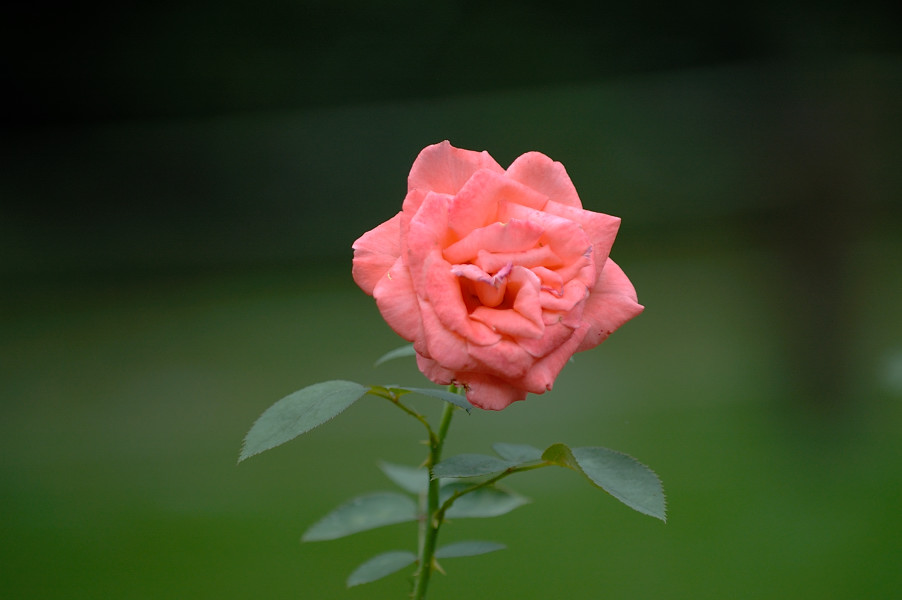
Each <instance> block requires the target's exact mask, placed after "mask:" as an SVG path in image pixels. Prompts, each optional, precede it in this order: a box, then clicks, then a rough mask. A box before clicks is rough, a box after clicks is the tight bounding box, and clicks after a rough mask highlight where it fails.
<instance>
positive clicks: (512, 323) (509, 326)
mask: <svg viewBox="0 0 902 600" xmlns="http://www.w3.org/2000/svg"><path fill="white" fill-rule="evenodd" d="M470 318H472V319H475V320H477V321H479V322H481V323H485V324H486V325H488V326H489V327H490V328H491V330H492V331H495V332H497V333H501V334H504V335H507V336H510V337H513V338H518V340H519V338H541V337H542V333H543V332H544V331H545V324H544V323H540V324H539V325H536V323H535V322H534V321H530V320H529V319H527V318H526V317H524V316H523V315H521V314H520V313H518V312H517V311H516V310H512V309H510V308H501V309H497V308H489V307H487V306H480V307H477V308H476V310H474V311H473V312H472V313H471V314H470Z"/></svg>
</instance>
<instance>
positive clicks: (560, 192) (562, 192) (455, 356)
mask: <svg viewBox="0 0 902 600" xmlns="http://www.w3.org/2000/svg"><path fill="white" fill-rule="evenodd" d="M407 181H408V187H407V189H408V192H407V197H406V198H404V204H403V206H402V209H401V212H399V213H398V214H397V215H395V216H394V217H392V218H391V219H390V220H388V221H386V222H385V223H382V224H381V225H379V226H378V227H376V228H375V229H373V230H372V231H368V232H367V233H365V234H364V235H363V236H361V237H360V239H358V240H357V241H356V242H354V246H353V247H354V266H353V275H354V281H356V282H357V285H359V286H360V287H361V288H362V289H363V290H364V291H365V292H366V293H367V294H370V295H372V296H374V297H375V298H376V303H377V305H378V307H379V311H380V312H381V313H382V316H383V318H385V320H386V321H387V322H388V324H389V326H391V328H392V329H394V330H395V332H397V333H398V335H400V336H401V337H402V338H404V339H406V340H408V341H411V342H413V347H414V349H415V350H416V353H417V365H418V366H419V368H420V370H421V371H422V372H423V374H424V375H426V377H428V378H429V379H431V380H432V381H434V382H435V383H438V384H442V385H447V384H451V383H454V384H456V385H462V386H464V387H465V388H466V391H467V399H468V400H469V401H470V402H471V403H472V404H473V405H475V406H478V407H481V408H484V409H491V410H501V409H503V408H505V407H507V406H508V405H510V404H511V403H512V402H515V401H517V400H524V399H525V398H526V394H527V393H529V392H531V393H533V394H541V393H543V392H545V391H546V390H550V389H551V386H552V385H553V384H554V380H555V378H556V377H557V375H558V373H560V371H561V369H562V368H563V366H564V364H565V363H566V362H567V360H568V359H569V358H570V357H571V356H572V355H573V353H575V352H581V351H583V350H588V349H589V348H594V347H595V346H597V345H598V344H600V343H601V342H602V340H604V339H605V338H606V337H608V336H609V335H610V334H611V333H612V332H613V331H614V330H615V329H617V328H618V327H620V326H621V325H623V324H624V323H626V322H627V321H629V320H630V319H632V318H633V317H635V316H636V315H638V314H639V313H640V312H642V309H643V307H642V306H641V305H639V304H638V303H637V298H636V291H635V289H633V285H632V284H631V283H630V281H629V279H627V277H626V275H625V274H624V273H623V271H622V270H621V269H620V267H618V266H617V265H616V264H614V262H613V261H612V260H611V259H610V258H608V253H609V252H610V250H611V246H612V245H613V243H614V238H615V236H616V235H617V229H618V227H619V226H620V219H619V218H617V217H612V216H609V215H605V214H601V213H596V212H592V211H588V210H584V209H583V207H582V203H581V202H580V200H579V196H578V195H577V193H576V189H575V188H574V187H573V183H572V182H571V181H570V177H569V176H568V175H567V172H566V171H565V170H564V167H563V165H561V164H560V163H557V162H553V161H552V160H551V159H550V158H548V157H547V156H545V155H544V154H540V153H538V152H528V153H526V154H524V155H522V156H521V157H519V158H518V159H517V160H515V161H514V162H513V164H511V166H510V167H508V169H507V170H506V171H505V170H504V169H502V168H501V167H500V166H499V165H498V163H497V162H495V160H494V159H492V157H491V156H489V154H488V153H487V152H473V151H471V150H461V149H459V148H454V147H453V146H451V144H450V143H448V142H447V141H445V142H442V143H440V144H435V145H433V146H428V147H427V148H425V149H423V151H422V152H420V155H419V156H418V157H417V159H416V161H414V163H413V167H412V168H411V170H410V176H409V177H408V180H407Z"/></svg>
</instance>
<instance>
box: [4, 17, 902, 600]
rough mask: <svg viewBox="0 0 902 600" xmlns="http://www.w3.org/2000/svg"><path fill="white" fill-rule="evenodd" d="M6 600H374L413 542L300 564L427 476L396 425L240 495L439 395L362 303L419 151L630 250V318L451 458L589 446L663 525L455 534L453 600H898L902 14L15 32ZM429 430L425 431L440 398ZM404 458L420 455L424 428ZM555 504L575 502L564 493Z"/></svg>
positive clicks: (510, 526) (118, 20)
mask: <svg viewBox="0 0 902 600" xmlns="http://www.w3.org/2000/svg"><path fill="white" fill-rule="evenodd" d="M2 10H3V11H4V15H3V19H2V25H0V27H2V31H0V33H2V34H3V35H2V36H0V37H2V39H3V41H2V44H3V45H4V47H3V50H4V52H3V53H2V55H3V57H2V67H3V71H2V72H3V74H4V80H5V85H4V87H5V91H4V99H5V103H6V105H7V107H6V110H4V111H3V116H2V128H3V136H2V141H0V148H2V156H3V160H2V163H0V165H2V166H0V285H2V287H0V410H2V419H0V507H2V517H0V532H2V539H3V544H2V549H0V563H2V565H3V567H2V568H0V589H3V590H4V595H5V596H7V597H10V598H123V599H130V598H135V599H138V598H141V599H144V598H217V599H225V598H246V597H261V598H298V597H301V598H317V599H320V598H322V599H331V598H335V599H346V598H347V599H353V598H367V599H375V598H386V599H387V598H401V597H404V593H405V592H406V591H407V584H406V582H405V581H404V578H405V575H404V574H397V575H394V576H391V577H389V578H387V579H385V580H382V581H380V582H378V583H375V584H371V585H369V586H363V587H359V588H353V589H351V590H346V589H344V585H343V581H344V578H345V577H346V575H347V574H348V573H349V572H350V570H351V569H352V568H353V567H355V566H356V565H357V564H359V563H360V562H363V561H364V560H365V559H367V558H368V557H370V556H371V555H373V554H375V553H377V552H380V551H383V550H387V549H395V548H405V547H406V548H411V547H412V545H413V543H414V527H413V526H412V525H397V526H393V527H390V528H386V529H383V530H379V531H373V532H365V533H360V534H357V535H355V536H353V537H349V538H345V539H343V540H337V541H332V542H321V543H311V544H300V543H299V538H300V535H301V533H302V532H303V531H304V529H306V527H308V526H309V525H310V524H312V523H313V522H314V521H315V520H317V519H318V518H319V517H320V516H321V515H323V514H324V513H325V512H326V511H328V510H330V509H331V508H333V507H334V506H336V505H337V504H339V503H340V502H343V501H344V500H346V499H347V498H349V497H351V496H353V495H355V494H358V493H362V492H366V491H372V490H379V489H390V488H391V484H390V483H389V482H388V481H387V480H386V479H385V478H384V476H383V475H382V474H381V473H380V472H379V471H378V469H377V468H376V464H377V461H378V460H388V461H394V462H401V463H414V462H416V461H419V460H420V458H421V455H422V451H423V448H422V446H420V445H419V444H418V440H419V439H420V438H421V432H420V430H419V428H418V426H417V425H416V424H415V423H414V422H413V421H412V420H409V419H406V418H405V417H403V415H401V414H400V413H399V412H397V411H396V410H394V409H393V408H392V407H391V406H389V405H388V404H387V403H384V402H380V401H379V400H377V399H372V400H366V401H362V402H360V403H358V404H356V405H355V406H353V407H352V408H351V409H349V410H348V412H347V413H345V414H343V415H341V416H340V417H339V418H338V419H337V420H336V421H334V422H331V423H329V424H328V425H326V426H324V427H322V428H320V429H317V430H314V431H313V432H311V433H309V434H307V435H306V436H304V437H302V438H300V439H298V440H296V441H294V442H292V443H291V444H288V445H286V446H284V447H281V448H279V449H276V450H273V451H271V452H268V453H266V454H264V455H261V456H259V457H255V458H253V459H252V460H250V461H248V462H247V463H242V464H241V466H236V465H235V461H236V459H237V454H238V449H239V446H240V443H241V439H242V437H243V436H244V434H245V433H246V431H247V429H248V428H249V427H250V425H251V423H252V422H253V421H254V419H256V417H257V416H258V415H259V414H260V413H261V412H262V411H263V410H264V409H265V408H267V407H268V406H269V405H270V404H272V403H273V402H274V401H275V400H277V399H278V398H280V397H282V396H284V395H285V394H287V393H289V392H292V391H294V390H295V389H298V388H300V387H303V386H305V385H308V384H310V383H313V382H316V381H322V380H326V379H333V378H343V379H351V380H356V381H360V382H363V383H402V384H410V385H423V384H424V383H425V380H424V379H423V378H422V376H421V375H420V374H419V373H418V372H417V371H416V369H415V367H414V366H413V365H412V364H411V362H410V361H398V362H395V363H390V364H387V365H383V366H381V367H379V368H373V367H372V366H371V365H372V362H373V360H374V359H375V358H376V357H378V356H380V355H381V354H382V353H384V352H386V351H388V350H390V349H393V348H395V347H397V346H398V345H399V343H400V340H399V339H398V338H397V337H396V336H395V335H394V334H393V333H392V332H391V331H390V330H389V329H388V328H387V326H385V324H384V323H383V322H382V321H381V319H380V317H379V315H378V312H377V311H376V308H375V306H374V304H373V302H372V300H371V299H370V298H368V297H367V296H366V295H364V294H363V293H362V292H360V291H359V290H358V289H357V288H356V287H355V286H354V284H353V282H352V281H351V279H350V244H351V243H352V242H353V240H354V239H356V237H358V236H359V235H360V234H361V233H363V232H364V231H366V230H367V229H370V228H372V227H373V226H375V225H376V224H378V223H380V222H382V221H383V220H385V219H387V218H389V217H390V216H391V215H393V214H394V213H395V212H396V211H397V210H398V208H399V206H400V201H401V199H402V197H403V195H404V191H405V189H406V181H405V179H406V174H407V171H408V169H409V168H410V165H411V163H412V161H413V159H414V158H415V156H416V154H417V153H418V151H419V150H420V149H421V148H422V147H424V146H425V145H427V144H431V143H435V142H438V141H441V140H443V139H449V140H450V141H451V142H452V143H453V144H454V145H456V146H459V147H464V148H470V149H477V150H481V149H486V150H488V151H489V152H490V153H491V154H492V155H493V156H494V157H495V158H496V159H497V160H498V161H499V162H500V163H501V164H502V165H506V164H509V163H510V162H511V161H512V160H513V159H514V158H515V157H516V156H517V155H519V154H520V153H522V152H524V151H527V150H539V151H542V152H544V153H546V154H548V155H549V156H551V157H552V158H554V159H556V160H559V161H561V162H563V163H564V164H565V165H566V167H567V169H568V172H569V173H570V175H571V177H572V178H573V180H574V182H575V183H576V186H577V188H578V189H579V191H580V194H581V197H582V198H583V202H584V204H585V205H586V207H587V208H589V209H592V210H598V211H602V212H607V213H611V214H615V215H618V216H620V217H622V218H623V226H622V228H621V233H620V237H619V239H618V241H617V243H616V245H615V248H614V253H613V255H614V257H615V259H616V260H617V261H618V262H619V264H620V265H621V266H622V267H623V268H624V269H625V270H626V272H627V273H628V274H629V276H630V277H631V279H632V280H633V282H634V284H635V286H636V288H637V290H638V293H639V298H640V301H641V302H642V303H643V304H645V305H646V307H647V309H646V312H645V313H644V314H643V315H642V316H641V317H639V318H638V319H636V320H635V321H633V322H631V323H629V324H628V325H627V326H625V327H624V328H623V329H622V330H620V331H619V332H617V334H616V335H614V336H613V337H612V338H611V339H610V340H609V341H607V342H606V343H605V344H603V345H602V346H601V347H599V348H598V349H596V350H594V351H592V352H589V353H585V354H581V355H578V356H577V357H576V358H575V361H574V362H573V363H572V364H570V365H568V367H567V368H566V369H565V370H564V372H563V374H562V375H561V377H560V378H559V380H558V382H557V384H556V386H555V390H554V391H553V392H552V393H549V394H547V395H544V396H540V397H530V398H529V399H528V400H527V402H525V403H520V404H518V405H515V406H512V407H511V408H509V409H508V410H505V411H503V412H502V413H487V412H476V413H474V414H472V415H470V416H465V415H462V414H461V415H460V416H458V417H457V419H456V421H455V423H454V424H453V429H452V434H451V438H450V441H449V445H448V447H447V453H448V454H453V453H458V452H488V451H489V449H490V446H491V444H492V443H493V442H496V441H505V442H511V443H530V444H533V445H537V446H542V447H544V446H547V445H549V444H551V443H554V442H557V441H563V442H566V443H568V444H570V445H574V446H579V445H604V446H608V447H612V448H615V449H618V450H622V451H625V452H629V453H630V454H632V455H634V456H636V457H637V458H639V459H640V460H642V461H643V462H645V463H646V464H648V465H650V466H652V467H653V468H654V469H655V470H656V471H657V472H658V474H659V475H660V476H661V477H662V479H663V481H664V484H665V488H666V491H667V493H668V501H669V509H670V520H669V522H668V523H667V524H666V525H664V524H661V523H660V522H658V521H655V520H654V519H651V518H648V517H644V516H642V515H639V514H638V513H633V512H632V511H630V510H629V509H627V508H626V507H624V506H622V505H620V504H619V503H617V502H616V501H615V500H614V499H612V498H610V497H608V496H606V495H605V494H603V493H601V492H598V491H597V490H595V489H593V488H591V487H590V486H589V485H588V484H586V483H585V482H584V481H583V480H582V479H581V478H579V477H578V476H577V475H575V474H573V473H569V472H564V471H563V470H561V471H557V470H542V471H538V472H535V473H531V474H529V475H523V476H521V478H520V480H517V479H516V478H512V479H511V480H509V481H510V485H511V487H513V488H515V489H516V490H517V491H519V492H521V493H523V494H525V495H528V496H530V497H531V498H532V499H533V500H534V502H533V503H532V504H529V505H527V506H525V507H522V508H520V509H518V510H516V511H515V512H513V513H510V514H508V515H506V516H504V517H501V518H497V519H489V520H469V521H467V520H461V521H457V522H454V523H452V524H451V525H450V526H448V527H447V529H445V530H444V531H443V541H444V542H451V541H457V540H464V539H469V538H474V537H478V538H481V539H492V540H497V541H500V542H504V543H506V544H508V545H509V546H510V548H509V549H508V550H506V551H503V552H499V553H495V554H490V555H486V556H483V557H475V558H461V559H453V560H452V559H448V560H447V561H445V563H444V567H445V568H446V570H447V571H448V577H438V578H437V579H436V580H435V581H434V583H433V589H432V590H431V594H430V597H431V598H435V599H437V600H438V599H442V598H459V597H468V598H489V597H492V598H585V599H594V598H611V599H614V598H624V599H625V598H631V599H632V598H669V599H678V598H687V599H688V598H692V599H704V598H712V599H714V598H716V599H722V598H799V597H812V598H825V599H829V598H850V599H851V598H891V597H894V596H895V595H896V594H898V590H899V589H900V587H902V571H900V569H899V561H900V557H902V517H900V515H899V508H900V505H902V444H900V441H899V440H900V435H899V432H900V426H902V315H900V307H902V285H900V280H902V278H900V273H902V207H900V193H902V169H900V167H899V166H900V163H902V44H900V39H899V36H898V31H899V25H900V23H899V20H898V19H897V18H896V16H895V15H896V13H895V12H894V7H893V6H892V3H889V2H883V3H881V2H876V1H865V2H858V3H851V2H836V1H834V2H822V3H790V4H786V3H783V2H776V1H775V0H771V1H769V2H764V3H756V4H742V5H737V6H726V5H721V4H714V3H709V2H700V3H692V4H690V5H683V6H671V7H661V6H658V5H656V4H653V3H638V4H623V5H614V4H611V5H604V4H601V5H599V4H597V3H588V2H575V3H565V4H562V5H556V6H551V3H543V2H498V3H477V2H470V1H465V0H456V1H452V0H446V1H437V2H433V3H430V4H429V5H428V6H424V5H422V3H418V2H412V1H403V0H401V1H396V2H390V3H367V2H360V1H357V2H350V1H345V2H274V3H264V4H254V5H251V4H249V3H248V4H244V3H238V2H224V3H222V2H220V3H213V2H202V1H194V2H189V3H175V2H160V3H154V4H153V5H152V6H150V5H148V6H145V7H140V6H125V5H116V6H112V5H109V6H107V5H92V6H86V5H83V4H72V3H64V2H60V3H53V2H49V3H48V2H44V3H28V4H26V3H24V2H14V3H10V4H9V5H8V6H6V7H4V8H3V9H2ZM418 406H419V407H421V408H422V410H424V411H427V412H429V413H430V414H432V415H436V416H437V415H438V412H439V409H438V407H437V406H434V405H433V404H432V403H430V402H428V401H426V400H425V399H424V400H423V401H422V403H421V404H418ZM408 421H410V422H408ZM549 471H552V472H549Z"/></svg>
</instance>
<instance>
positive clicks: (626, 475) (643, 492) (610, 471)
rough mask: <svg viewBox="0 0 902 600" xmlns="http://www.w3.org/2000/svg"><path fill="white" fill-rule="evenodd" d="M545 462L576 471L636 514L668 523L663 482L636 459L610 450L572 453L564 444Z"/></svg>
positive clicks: (549, 451) (554, 447) (552, 448)
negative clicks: (636, 512) (637, 512)
mask: <svg viewBox="0 0 902 600" xmlns="http://www.w3.org/2000/svg"><path fill="white" fill-rule="evenodd" d="M542 458H543V459H544V460H546V461H548V462H550V463H553V464H556V465H560V466H562V467H567V468H569V469H573V470H575V471H577V472H579V473H582V474H583V475H585V476H586V477H587V478H588V479H589V481H591V482H592V483H593V484H595V485H596V486H598V487H600V488H601V489H603V490H604V491H606V492H608V493H609V494H611V495H612V496H614V497H615V498H617V499H618V500H620V501H621V502H623V503H624V504H626V505H627V506H629V507H630V508H632V509H633V510H636V511H639V512H640V513H642V514H646V515H649V516H651V517H655V518H657V519H661V520H662V521H667V506H666V503H665V501H664V490H663V488H662V486H661V480H660V479H658V476H657V475H655V473H654V471H652V470H651V469H649V468H648V467H646V466H645V465H643V464H642V463H640V462H639V461H637V460H636V459H635V458H633V457H632V456H629V455H627V454H623V453H622V452H617V451H615V450H609V449H607V448H599V447H587V448H574V449H573V450H571V449H570V448H568V447H567V446H565V445H564V444H554V445H552V446H549V447H548V448H547V449H546V450H545V452H544V453H543V454H542Z"/></svg>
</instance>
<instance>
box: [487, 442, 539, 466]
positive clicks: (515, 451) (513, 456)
mask: <svg viewBox="0 0 902 600" xmlns="http://www.w3.org/2000/svg"><path fill="white" fill-rule="evenodd" d="M492 450H494V451H495V452H497V453H498V456H500V457H501V458H503V459H504V460H509V461H511V462H513V463H517V464H521V463H527V462H532V461H535V460H542V451H541V450H539V449H538V448H536V447H535V446H530V445H528V444H504V443H501V442H498V443H497V444H494V445H493V446H492Z"/></svg>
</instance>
